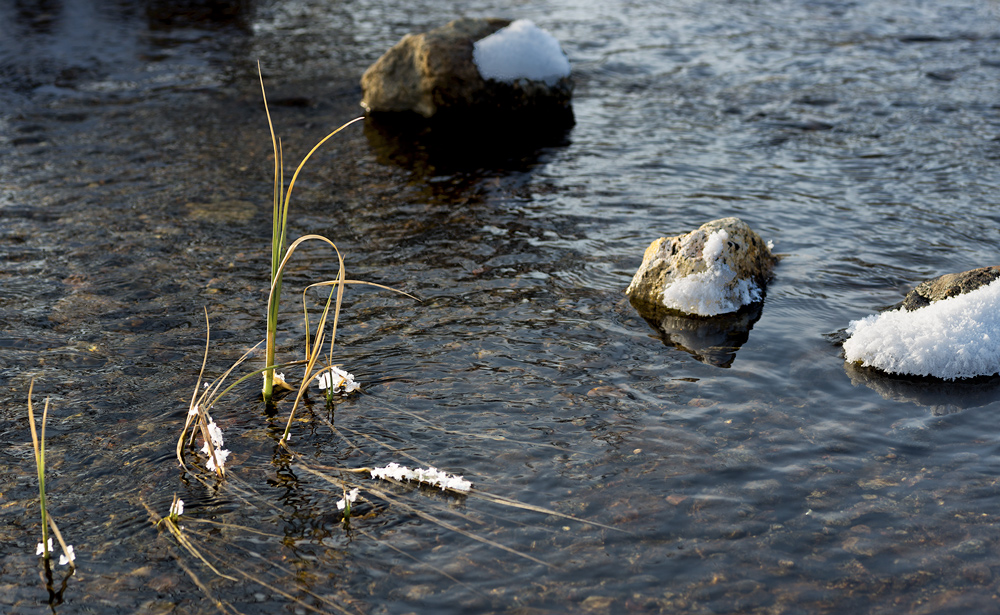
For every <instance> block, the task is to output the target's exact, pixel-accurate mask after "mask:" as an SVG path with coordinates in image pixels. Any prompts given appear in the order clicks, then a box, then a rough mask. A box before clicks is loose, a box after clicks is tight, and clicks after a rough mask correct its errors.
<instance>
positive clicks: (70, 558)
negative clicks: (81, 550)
mask: <svg viewBox="0 0 1000 615" xmlns="http://www.w3.org/2000/svg"><path fill="white" fill-rule="evenodd" d="M74 562H76V552H74V551H73V545H66V552H65V553H63V554H62V555H60V556H59V565H60V566H65V565H66V564H71V563H74Z"/></svg>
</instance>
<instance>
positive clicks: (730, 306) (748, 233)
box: [625, 218, 777, 321]
mask: <svg viewBox="0 0 1000 615" xmlns="http://www.w3.org/2000/svg"><path fill="white" fill-rule="evenodd" d="M776 262H777V259H775V257H774V256H773V255H772V254H771V249H770V247H769V246H768V245H767V244H766V243H764V241H763V240H762V239H761V238H760V236H759V235H758V234H757V233H755V232H754V231H753V230H752V229H751V228H750V227H749V226H748V225H747V224H746V223H745V222H743V221H742V220H740V219H739V218H722V219H720V220H713V221H712V222H708V223H706V224H703V225H702V226H701V227H700V228H698V229H697V230H695V231H692V232H690V233H687V234H685V235H677V236H675V237H661V238H659V239H657V240H656V241H654V242H653V243H652V244H650V246H649V247H648V248H646V254H645V256H644V257H643V261H642V265H640V266H639V270H638V271H637V272H636V273H635V276H634V277H633V278H632V283H631V284H629V287H628V289H627V290H626V291H625V294H626V295H628V298H629V301H630V302H631V303H632V305H633V307H635V309H636V310H637V311H638V312H639V314H641V315H642V316H643V317H644V318H646V319H649V320H654V321H659V320H660V319H661V318H663V317H664V316H665V315H667V314H669V313H670V312H675V313H676V312H682V313H685V314H693V315H696V316H715V315H718V314H727V313H731V312H736V311H738V310H739V309H740V308H741V307H742V306H744V305H749V304H751V303H754V302H757V301H760V300H761V299H763V292H764V285H765V284H766V283H767V280H768V279H769V278H770V277H771V272H772V271H773V269H774V265H775V263H776Z"/></svg>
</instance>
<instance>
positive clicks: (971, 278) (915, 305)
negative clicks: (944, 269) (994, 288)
mask: <svg viewBox="0 0 1000 615" xmlns="http://www.w3.org/2000/svg"><path fill="white" fill-rule="evenodd" d="M997 278H1000V266H993V267H980V268H979V269H972V270H970V271H963V272H962V273H946V274H945V275H943V276H941V277H938V278H934V279H933V280H927V281H926V282H921V283H920V284H919V285H918V286H917V287H916V288H914V289H913V290H911V291H910V292H909V293H907V295H906V298H905V299H903V305H902V307H903V309H904V310H907V311H911V312H912V311H913V310H916V309H919V308H922V307H926V306H928V305H930V304H931V303H934V302H935V301H940V300H941V299H947V298H949V297H957V296H958V295H963V294H965V293H968V292H971V291H974V290H976V289H977V288H980V287H982V286H986V285H988V284H990V283H991V282H993V281H994V280H996V279H997Z"/></svg>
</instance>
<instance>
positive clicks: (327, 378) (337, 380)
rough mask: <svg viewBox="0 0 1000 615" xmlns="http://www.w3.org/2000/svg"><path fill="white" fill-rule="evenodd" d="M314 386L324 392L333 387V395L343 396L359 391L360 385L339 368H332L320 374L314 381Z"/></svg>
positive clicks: (352, 375)
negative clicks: (340, 393)
mask: <svg viewBox="0 0 1000 615" xmlns="http://www.w3.org/2000/svg"><path fill="white" fill-rule="evenodd" d="M316 386H318V387H319V388H320V390H326V389H328V388H330V387H331V386H333V392H334V393H337V392H342V393H343V394H344V395H347V394H349V393H353V392H354V391H360V390H361V385H360V384H358V383H357V382H355V381H354V374H348V373H347V372H345V371H344V370H342V369H340V368H339V367H334V368H333V369H331V370H330V371H328V372H325V373H323V374H321V375H320V377H319V378H318V379H317V381H316Z"/></svg>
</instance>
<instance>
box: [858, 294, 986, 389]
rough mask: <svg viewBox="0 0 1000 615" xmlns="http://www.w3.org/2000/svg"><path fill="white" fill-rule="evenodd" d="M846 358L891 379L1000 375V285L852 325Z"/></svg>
mask: <svg viewBox="0 0 1000 615" xmlns="http://www.w3.org/2000/svg"><path fill="white" fill-rule="evenodd" d="M847 333H848V334H850V336H851V337H850V339H848V340H847V341H846V342H844V354H845V355H846V358H847V360H848V361H850V362H857V363H861V364H862V365H863V366H866V367H875V368H878V369H880V370H882V371H884V372H888V373H890V374H910V375H914V376H936V377H938V378H944V379H946V380H954V379H955V378H971V377H974V376H991V375H993V374H996V373H998V372H1000V280H997V281H994V282H993V283H991V284H989V285H987V286H983V287H980V288H977V289H976V290H974V291H972V292H968V293H965V294H962V295H958V296H956V297H950V298H947V299H942V300H940V301H935V302H933V303H931V304H930V305H928V306H926V307H922V308H920V309H917V310H913V311H906V310H903V309H898V310H893V311H890V312H883V313H881V314H875V315H872V316H868V317H867V318H863V319H861V320H855V321H852V322H851V324H850V326H848V328H847Z"/></svg>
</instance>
